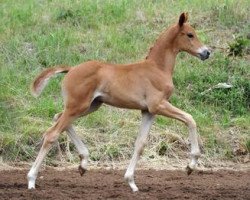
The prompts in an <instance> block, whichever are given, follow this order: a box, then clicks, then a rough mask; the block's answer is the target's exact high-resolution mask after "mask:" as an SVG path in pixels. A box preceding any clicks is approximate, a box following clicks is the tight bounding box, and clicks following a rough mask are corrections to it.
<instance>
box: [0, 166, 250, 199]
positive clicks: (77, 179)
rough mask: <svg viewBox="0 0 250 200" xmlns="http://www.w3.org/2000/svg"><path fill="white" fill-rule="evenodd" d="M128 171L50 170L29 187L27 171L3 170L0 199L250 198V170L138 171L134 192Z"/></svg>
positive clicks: (0, 174)
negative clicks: (33, 187)
mask: <svg viewBox="0 0 250 200" xmlns="http://www.w3.org/2000/svg"><path fill="white" fill-rule="evenodd" d="M124 172H125V171H124V170H103V169H98V170H96V169H95V170H90V171H87V173H86V174H84V176H83V177H81V176H80V175H79V173H78V171H77V170H76V169H75V170H61V171H58V170H54V169H50V168H49V169H46V170H44V171H41V172H40V174H39V177H38V179H37V186H36V187H37V189H36V190H28V189H27V181H26V174H27V170H2V171H0V199H53V200H54V199H144V200H145V199H150V200H151V199H214V200H215V199H216V200H217V199H250V171H249V170H248V171H230V170H219V171H196V172H194V173H193V174H191V175H190V176H187V175H186V173H185V172H184V171H178V170H173V171H166V170H159V171H156V170H138V171H137V172H136V182H137V186H138V187H139V189H140V191H139V192H137V193H133V192H131V190H130V188H129V186H128V185H127V183H125V182H124V180H123V175H124Z"/></svg>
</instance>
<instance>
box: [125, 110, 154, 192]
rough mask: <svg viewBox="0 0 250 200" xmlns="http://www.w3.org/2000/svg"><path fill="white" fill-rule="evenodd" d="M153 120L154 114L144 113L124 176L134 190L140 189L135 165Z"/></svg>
mask: <svg viewBox="0 0 250 200" xmlns="http://www.w3.org/2000/svg"><path fill="white" fill-rule="evenodd" d="M153 121H154V116H153V115H152V114H150V113H148V112H143V113H142V123H141V126H140V131H139V135H138V136H137V139H136V142H135V150H134V154H133V156H132V159H131V161H130V163H129V166H128V168H127V171H126V173H125V175H124V178H125V179H126V180H127V181H128V184H129V186H130V187H131V189H132V190H133V192H136V191H138V187H137V186H136V184H135V181H134V172H135V167H136V164H137V162H138V160H139V158H140V155H141V153H142V151H143V148H144V146H145V144H146V141H147V136H148V134H149V130H150V128H151V125H152V123H153Z"/></svg>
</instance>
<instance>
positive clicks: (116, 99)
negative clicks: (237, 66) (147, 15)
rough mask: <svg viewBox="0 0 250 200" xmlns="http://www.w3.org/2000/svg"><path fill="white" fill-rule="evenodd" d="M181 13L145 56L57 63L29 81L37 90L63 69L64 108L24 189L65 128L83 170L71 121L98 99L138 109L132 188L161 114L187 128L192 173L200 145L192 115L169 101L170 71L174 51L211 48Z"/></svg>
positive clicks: (203, 54) (81, 148) (202, 53)
mask: <svg viewBox="0 0 250 200" xmlns="http://www.w3.org/2000/svg"><path fill="white" fill-rule="evenodd" d="M187 18H188V17H187V14H186V13H182V14H181V15H180V17H179V21H178V23H177V24H175V25H172V26H171V27H169V28H168V29H167V30H166V31H164V32H163V33H162V34H161V35H160V37H159V39H158V40H157V41H156V42H155V44H154V46H153V47H152V48H151V50H150V52H149V54H148V56H147V58H146V59H145V60H143V61H141V62H138V63H134V64H128V65H115V64H108V63H103V62H98V61H89V62H85V63H82V64H80V65H78V66H75V67H55V68H48V69H46V70H44V71H43V72H42V73H41V74H40V75H39V76H38V77H37V78H36V79H35V81H34V82H33V85H32V93H33V95H34V96H38V95H40V93H41V92H42V90H43V89H44V87H45V85H46V84H47V82H48V80H49V79H50V78H51V77H52V76H53V75H55V74H57V73H67V74H66V76H65V78H64V80H63V83H62V93H63V99H64V104H65V106H64V111H63V112H62V113H60V114H57V115H56V116H55V124H54V125H53V126H52V127H50V128H49V129H48V130H47V131H46V132H45V134H44V136H43V145H42V147H41V149H40V151H39V153H38V156H37V158H36V160H35V162H34V164H33V165H32V168H31V169H30V171H29V173H28V188H29V189H32V188H35V181H36V177H37V174H38V171H39V168H40V166H41V164H42V161H43V159H44V157H45V156H46V154H47V153H48V151H49V149H50V147H51V146H52V144H53V143H54V142H55V141H56V140H57V139H58V136H59V135H60V133H62V132H63V131H67V134H68V135H69V137H70V138H71V140H72V142H73V143H74V144H75V146H76V148H77V150H78V152H79V154H80V159H81V162H80V166H79V172H80V174H81V175H82V174H83V173H84V172H85V171H86V169H87V162H88V157H89V152H88V149H87V148H86V146H85V145H84V144H83V142H82V141H81V140H80V138H79V137H78V136H77V135H76V133H75V131H74V129H73V127H72V125H71V124H72V122H73V121H74V120H75V119H76V118H78V117H80V116H85V115H87V114H89V113H91V112H94V111H96V110H97V109H98V108H99V107H100V106H101V105H102V103H105V104H108V105H112V106H115V107H120V108H128V109H138V110H141V112H142V123H141V126H140V130H139V135H138V137H137V139H136V142H135V149H134V154H133V156H132V159H131V161H130V164H129V166H128V169H127V171H126V173H125V176H124V177H125V179H126V180H127V181H128V183H129V185H130V187H131V189H132V190H133V191H134V192H135V191H138V187H137V186H136V184H135V181H134V171H135V167H136V163H137V161H138V160H139V157H140V155H141V154H142V151H143V148H144V146H145V144H146V141H147V136H148V134H149V130H150V127H151V125H152V123H153V121H154V118H155V115H163V116H166V117H170V118H174V119H177V120H180V121H182V122H184V123H185V124H186V125H187V127H188V129H189V139H190V142H191V153H190V156H191V162H190V163H189V164H188V166H187V173H188V174H190V173H191V172H192V170H193V169H194V168H195V166H196V164H197V160H198V158H199V156H200V149H199V144H198V139H197V133H196V123H195V121H194V119H193V117H192V116H191V115H190V114H188V113H186V112H184V111H182V110H180V109H178V108H176V107H174V106H173V105H172V104H171V103H169V98H170V96H171V94H172V92H173V89H174V86H173V80H172V76H173V71H174V65H175V60H176V56H177V54H178V53H179V52H180V51H186V52H188V53H190V54H191V55H194V56H196V57H198V58H200V59H201V60H205V59H207V58H208V57H209V54H210V52H209V50H208V48H207V47H206V46H203V45H202V44H201V42H200V41H199V40H198V38H197V35H196V33H195V30H194V29H193V28H192V27H191V26H190V25H189V24H188V23H186V22H187Z"/></svg>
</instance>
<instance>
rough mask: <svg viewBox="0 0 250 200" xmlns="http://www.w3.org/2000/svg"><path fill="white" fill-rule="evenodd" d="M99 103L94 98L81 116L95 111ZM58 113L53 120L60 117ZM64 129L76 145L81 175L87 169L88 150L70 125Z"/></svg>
mask: <svg viewBox="0 0 250 200" xmlns="http://www.w3.org/2000/svg"><path fill="white" fill-rule="evenodd" d="M101 104H102V103H101V102H100V101H98V100H94V101H93V102H92V103H91V106H90V108H89V109H88V110H87V111H86V112H85V113H83V116H85V115H88V114H90V113H92V112H94V111H96V110H97V109H98V108H99V107H100V106H101ZM60 115H61V113H59V114H56V115H55V117H54V120H57V119H58V117H60ZM65 130H66V131H67V134H68V136H69V137H70V139H71V141H72V142H73V143H74V145H75V146H76V149H77V151H78V153H79V157H80V165H79V167H78V169H79V173H80V175H81V176H82V175H83V174H84V173H85V172H86V170H87V165H88V158H89V151H88V149H87V147H86V145H85V144H84V143H83V142H82V141H81V139H80V137H79V136H78V135H77V134H76V132H75V130H74V128H73V126H72V125H69V126H68V127H67V128H66V129H65Z"/></svg>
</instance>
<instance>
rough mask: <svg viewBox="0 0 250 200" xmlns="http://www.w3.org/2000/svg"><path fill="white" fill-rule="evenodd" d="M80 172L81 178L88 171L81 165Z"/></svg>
mask: <svg viewBox="0 0 250 200" xmlns="http://www.w3.org/2000/svg"><path fill="white" fill-rule="evenodd" d="M78 170H79V173H80V175H81V176H83V174H84V173H85V172H86V171H87V170H86V169H84V168H82V166H81V165H79V167H78Z"/></svg>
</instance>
